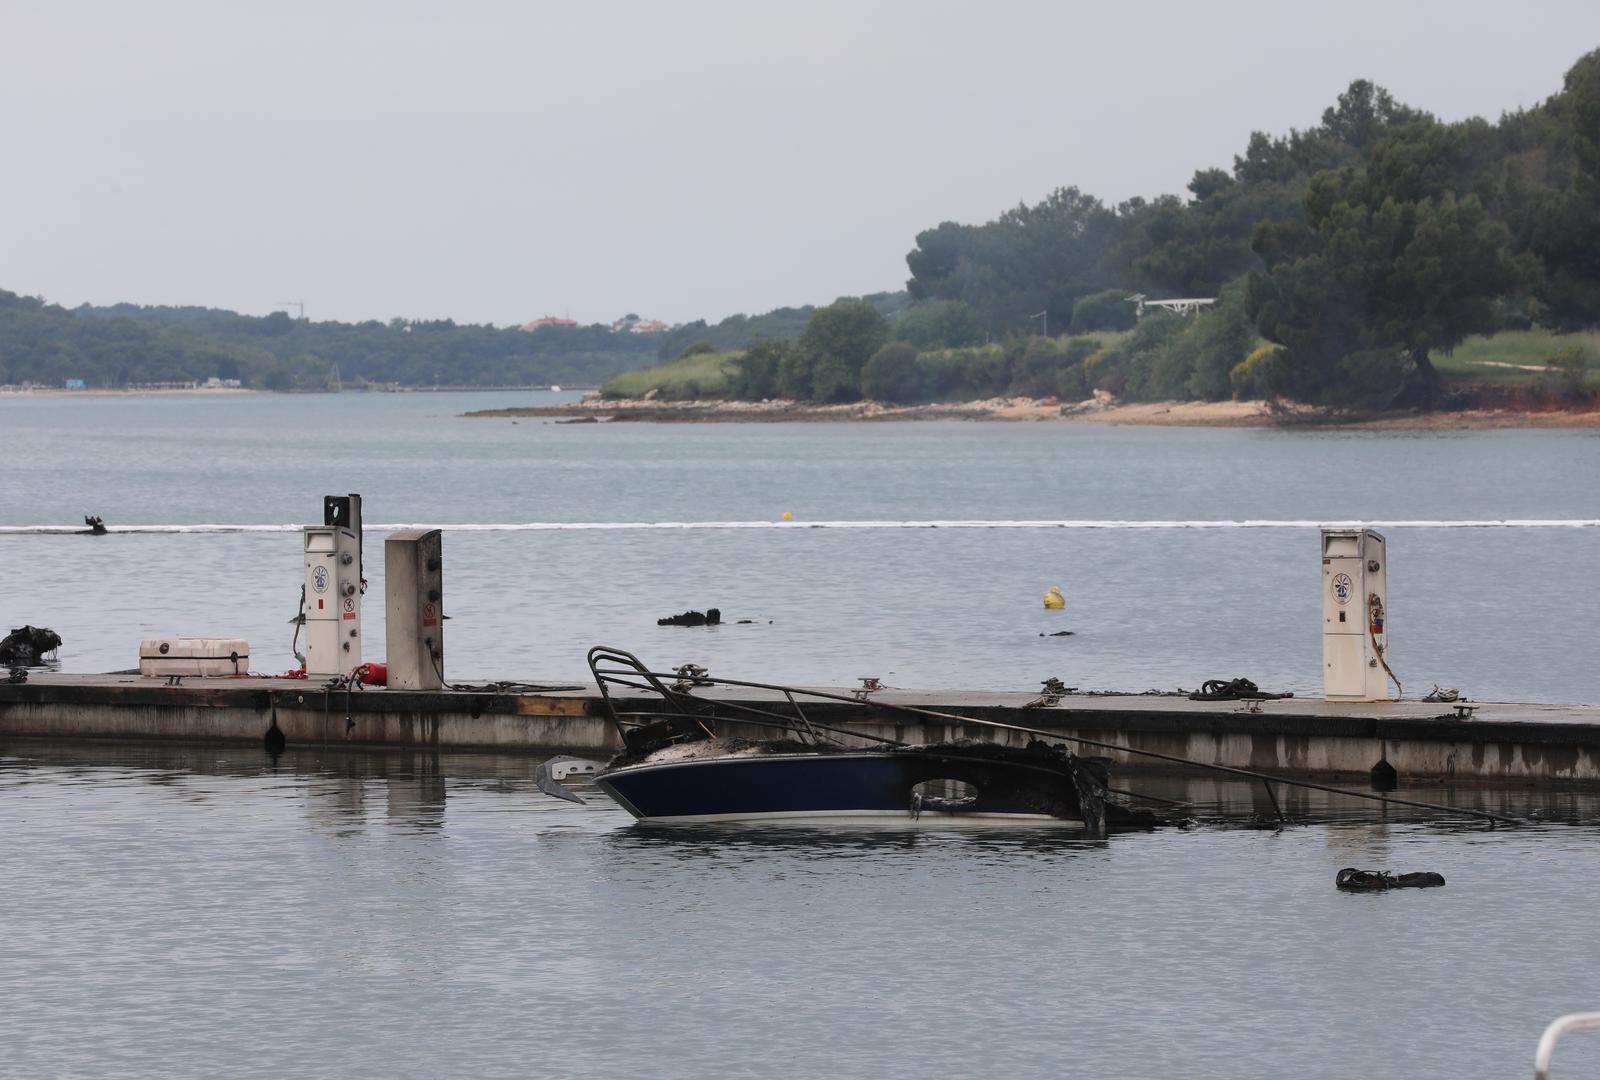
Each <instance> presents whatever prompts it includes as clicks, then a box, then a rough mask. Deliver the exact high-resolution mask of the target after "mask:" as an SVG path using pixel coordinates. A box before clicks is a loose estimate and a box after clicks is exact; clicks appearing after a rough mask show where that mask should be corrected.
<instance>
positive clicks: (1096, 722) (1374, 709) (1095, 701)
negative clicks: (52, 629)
mask: <svg viewBox="0 0 1600 1080" xmlns="http://www.w3.org/2000/svg"><path fill="white" fill-rule="evenodd" d="M836 692H839V693H849V691H836ZM695 694H696V696H700V697H704V698H706V699H708V700H712V701H716V700H727V701H741V702H757V703H760V702H766V703H769V704H770V703H771V702H772V701H773V700H774V698H773V697H771V696H769V695H767V694H766V693H765V692H763V691H756V690H740V689H736V688H727V687H714V688H703V689H696V690H695ZM871 701H873V702H883V703H886V704H895V705H909V706H914V707H918V708H924V709H932V710H936V711H939V712H949V713H956V714H959V715H962V716H969V717H973V718H975V719H982V720H995V721H1001V722H1004V723H1009V724H1019V725H1023V726H1027V727H1031V728H1039V729H1044V730H1046V731H1049V732H1052V733H1057V734H1059V735H1060V736H1061V737H1063V738H1071V737H1080V738H1085V739H1092V740H1096V741H1099V742H1104V743H1110V744H1112V745H1114V746H1116V747H1119V748H1128V749H1131V750H1144V751H1154V752H1156V753H1161V754H1167V755H1171V756H1174V757H1181V758H1186V759H1190V760H1194V761H1200V762H1204V763H1207V764H1212V765H1226V766H1232V767H1235V768H1244V769H1255V770H1260V771H1263V772H1270V773H1275V774H1278V775H1283V776H1301V777H1323V778H1335V777H1356V776H1362V777H1364V776H1366V775H1367V774H1368V773H1369V771H1370V770H1371V768H1372V766H1373V765H1374V764H1376V763H1377V762H1378V761H1379V759H1380V758H1384V759H1387V761H1388V762H1389V763H1390V764H1391V765H1392V766H1394V768H1395V769H1396V770H1397V772H1398V773H1399V775H1400V777H1401V778H1402V779H1404V780H1437V781H1447V782H1464V781H1465V782H1471V781H1481V782H1484V783H1508V782H1509V783H1527V784H1534V783H1539V782H1541V781H1560V782H1562V783H1572V782H1600V706H1594V705H1534V704H1515V703H1501V702H1467V703H1463V705H1464V706H1465V707H1458V706H1455V705H1449V704H1429V703H1423V702H1410V701H1407V702H1378V703H1361V704H1353V703H1346V702H1328V701H1324V700H1321V699H1317V698H1289V699H1284V700H1277V701H1263V702H1239V701H1227V702H1208V701H1190V700H1188V699H1187V698H1184V697H1177V696H1159V695H1102V694H1077V693H1072V694H1067V695H1065V696H1063V697H1061V698H1059V700H1057V701H1056V702H1054V703H1047V704H1040V702H1039V698H1038V695H1037V694H1025V693H999V692H967V691H956V690H950V691H909V690H895V689H887V690H883V691H880V692H878V693H875V694H873V695H872V696H871ZM645 704H646V703H645V701H644V700H643V699H641V700H640V701H639V705H641V706H645ZM806 713H807V715H808V716H809V717H811V718H812V719H813V720H816V721H818V722H823V723H828V724H837V725H840V726H843V727H847V728H849V729H850V730H852V731H859V732H861V733H862V734H865V735H877V736H886V737H890V738H895V739H900V740H904V741H907V742H931V741H938V740H941V739H947V738H954V737H959V736H960V735H963V734H969V735H970V734H978V733H979V729H977V728H975V727H971V728H968V729H967V730H963V727H962V725H959V724H955V723H949V724H945V723H941V722H939V721H937V720H928V721H926V722H924V723H918V722H915V720H914V719H912V718H909V717H907V716H906V714H903V713H893V712H882V713H877V714H874V713H873V712H871V711H869V710H863V709H862V708H860V707H859V706H854V705H850V704H847V703H842V702H841V703H837V704H827V703H824V704H820V705H817V704H811V703H808V704H807V705H806ZM908 720H912V722H910V723H908V722H907V721H908ZM274 723H275V724H276V726H277V728H278V730H280V731H281V732H282V733H283V735H284V738H285V740H286V742H287V744H288V745H289V746H291V747H294V746H307V745H312V744H320V745H350V746H393V747H404V748H417V749H438V750H495V751H501V752H506V751H526V752H531V753H544V752H554V751H566V752H569V753H577V754H584V755H588V756H595V757H603V756H605V755H606V754H608V753H610V752H612V751H614V750H616V749H617V748H618V745H619V743H618V739H617V736H616V732H615V731H614V730H613V729H612V726H611V723H610V721H609V719H608V718H607V716H606V712H605V706H604V703H603V702H602V700H601V698H600V696H599V693H598V691H597V690H596V688H595V687H594V686H593V685H592V684H578V683H566V684H557V683H552V684H550V685H549V686H535V685H528V684H508V685H506V686H504V687H499V688H497V687H492V686H491V687H484V688H482V689H474V690H444V691H415V692H414V691H401V690H389V689H383V688H365V689H359V690H354V691H345V690H342V689H340V690H328V689H325V688H324V686H323V685H321V684H319V683H316V682H310V681H305V680H291V679H260V678H185V679H183V680H182V681H181V684H179V685H168V684H167V682H166V681H165V680H162V679H159V678H142V677H140V676H138V675H131V674H113V675H67V674H59V673H50V672H38V671H36V672H32V673H30V676H29V678H28V680H27V681H26V682H24V683H14V684H7V683H0V752H3V750H4V744H5V742H6V741H8V740H12V739H19V738H51V739H60V738H80V739H101V740H129V739H133V740H144V739H152V740H176V741H190V742H205V741H225V742H255V743H259V742H261V740H262V739H263V737H264V736H265V734H266V733H267V731H268V729H269V728H270V727H272V726H273V725H274ZM723 730H724V732H726V733H729V734H741V735H750V736H756V737H760V736H762V735H764V734H770V732H762V731H759V730H757V729H754V728H749V727H746V726H742V725H739V724H737V723H733V724H730V725H726V726H725V727H724V728H723ZM985 734H987V735H989V736H991V737H995V738H997V739H999V738H1004V739H1009V740H1011V741H1016V742H1025V741H1026V740H1027V736H1025V735H1020V734H1008V733H1006V732H993V731H991V732H986V733H985ZM1085 752H1088V753H1105V751H1099V750H1093V749H1090V750H1087V751H1085ZM1108 756H1110V757H1111V758H1112V759H1113V761H1114V762H1115V763H1116V766H1117V768H1118V769H1119V770H1128V771H1132V770H1147V769H1152V768H1158V769H1159V768H1165V767H1170V766H1164V765H1163V764H1162V763H1160V762H1154V761H1152V760H1151V759H1149V758H1144V757H1140V756H1137V755H1134V754H1128V753H1123V752H1119V751H1111V752H1109V753H1108Z"/></svg>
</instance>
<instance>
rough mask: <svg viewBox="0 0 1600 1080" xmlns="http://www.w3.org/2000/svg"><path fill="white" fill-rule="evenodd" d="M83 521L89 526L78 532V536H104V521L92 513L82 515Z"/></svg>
mask: <svg viewBox="0 0 1600 1080" xmlns="http://www.w3.org/2000/svg"><path fill="white" fill-rule="evenodd" d="M83 523H84V524H85V525H87V526H89V527H88V528H87V529H85V530H84V531H83V532H82V533H80V534H79V535H80V536H104V535H105V534H106V523H105V521H104V520H103V519H101V518H99V517H97V516H96V515H94V514H85V515H83Z"/></svg>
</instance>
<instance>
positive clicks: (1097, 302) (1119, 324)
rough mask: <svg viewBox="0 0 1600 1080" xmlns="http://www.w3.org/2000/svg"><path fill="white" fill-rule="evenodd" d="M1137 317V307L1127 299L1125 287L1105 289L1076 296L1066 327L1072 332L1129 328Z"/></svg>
mask: <svg viewBox="0 0 1600 1080" xmlns="http://www.w3.org/2000/svg"><path fill="white" fill-rule="evenodd" d="M1138 319H1139V312H1138V309H1137V308H1136V307H1135V306H1134V304H1133V301H1131V300H1129V299H1128V292H1127V290H1126V289H1107V290H1105V291H1104V292H1097V293H1090V294H1089V295H1088V296H1083V297H1079V298H1078V302H1077V303H1075V304H1073V305H1072V325H1071V326H1070V327H1069V328H1068V329H1069V330H1071V332H1072V333H1074V334H1087V333H1089V332H1090V331H1093V330H1131V329H1133V325H1134V323H1135V322H1137V321H1138Z"/></svg>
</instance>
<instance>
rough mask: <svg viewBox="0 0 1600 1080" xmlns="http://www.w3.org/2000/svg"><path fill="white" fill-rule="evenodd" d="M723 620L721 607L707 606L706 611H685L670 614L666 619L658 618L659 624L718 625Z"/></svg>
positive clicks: (657, 623)
mask: <svg viewBox="0 0 1600 1080" xmlns="http://www.w3.org/2000/svg"><path fill="white" fill-rule="evenodd" d="M721 622H722V609H721V608H707V609H706V610H705V611H685V612H684V613H683V614H682V615H668V616H667V617H666V618H665V619H657V620H656V625H657V626H717V625H719V624H720V623H721Z"/></svg>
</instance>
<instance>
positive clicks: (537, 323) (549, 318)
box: [520, 315, 578, 333]
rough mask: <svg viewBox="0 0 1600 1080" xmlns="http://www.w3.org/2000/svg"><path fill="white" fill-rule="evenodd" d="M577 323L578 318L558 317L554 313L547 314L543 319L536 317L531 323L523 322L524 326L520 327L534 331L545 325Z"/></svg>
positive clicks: (530, 331)
mask: <svg viewBox="0 0 1600 1080" xmlns="http://www.w3.org/2000/svg"><path fill="white" fill-rule="evenodd" d="M577 325H578V320H576V319H558V318H556V317H555V316H554V315H546V316H545V317H544V318H542V319H535V320H533V321H532V322H530V323H523V324H522V326H521V327H520V329H522V330H526V331H528V332H529V333H532V332H533V331H535V330H538V329H540V328H541V327H545V326H577Z"/></svg>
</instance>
